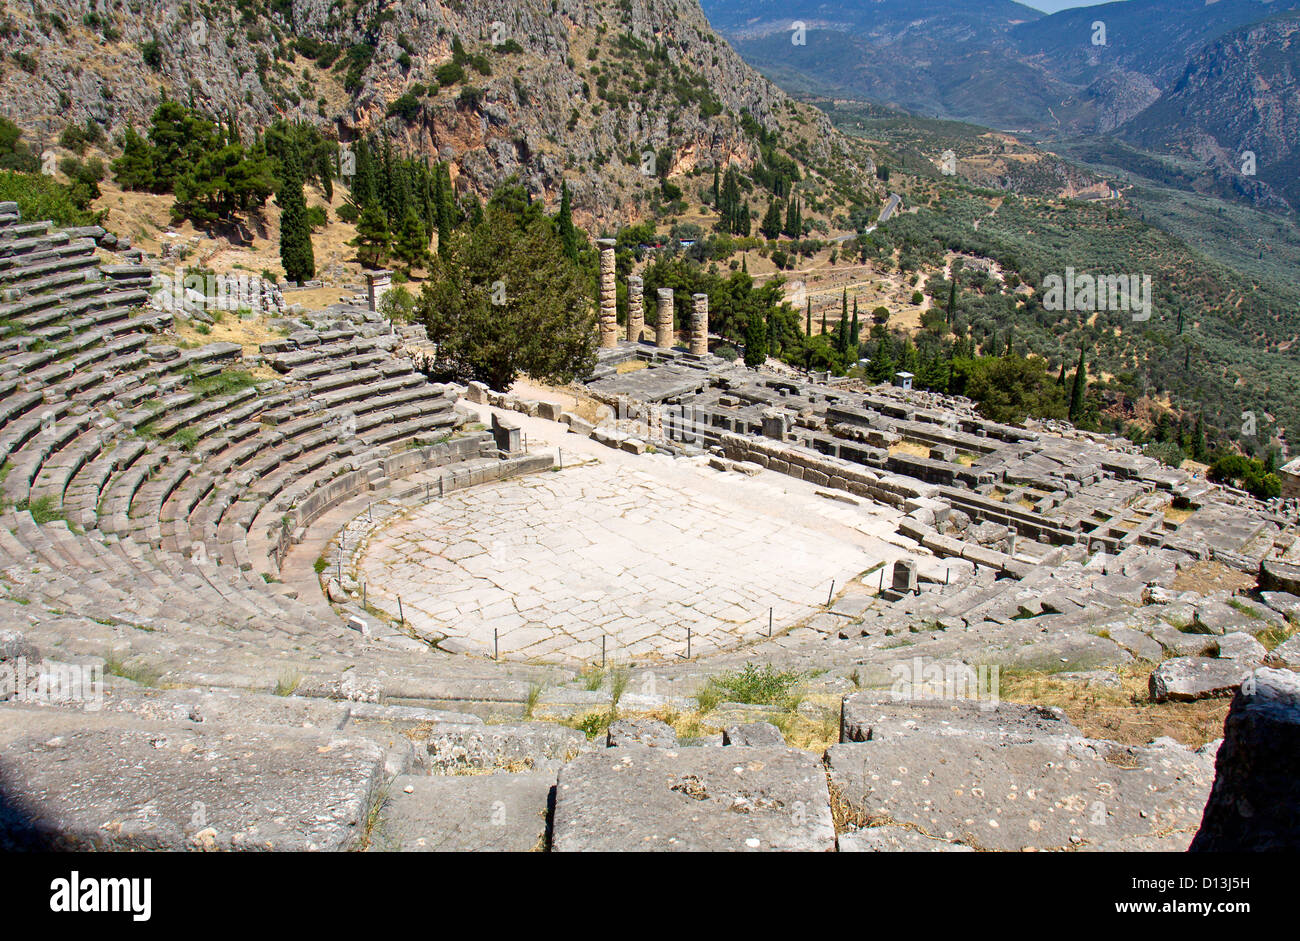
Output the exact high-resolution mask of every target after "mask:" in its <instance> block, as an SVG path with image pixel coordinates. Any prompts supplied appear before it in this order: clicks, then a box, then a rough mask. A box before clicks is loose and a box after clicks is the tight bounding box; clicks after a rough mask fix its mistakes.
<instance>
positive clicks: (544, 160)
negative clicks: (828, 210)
mask: <svg viewBox="0 0 1300 941" xmlns="http://www.w3.org/2000/svg"><path fill="white" fill-rule="evenodd" d="M0 53H3V60H4V61H3V74H0V98H2V99H3V100H4V102H5V111H6V112H8V116H9V117H10V118H11V119H12V120H14V121H16V122H17V123H18V124H19V125H20V126H22V127H23V128H24V130H25V131H27V133H28V136H29V139H34V140H36V141H37V142H44V143H46V144H48V143H52V142H53V141H54V140H55V139H56V138H57V136H58V134H59V133H60V131H61V130H62V129H63V128H64V127H65V126H66V125H67V124H68V123H69V122H77V123H82V122H84V121H86V120H87V119H91V120H93V121H95V122H97V123H98V124H100V125H101V126H102V127H104V128H105V129H107V130H108V131H109V132H110V133H111V134H116V133H119V132H121V131H122V130H123V129H124V128H125V127H126V126H127V125H134V126H137V127H140V126H142V125H143V124H144V123H145V122H146V121H147V118H148V116H149V114H150V113H151V112H152V110H153V109H154V108H155V107H156V105H157V103H158V102H159V101H160V100H162V98H163V97H164V96H167V97H173V98H178V99H181V100H187V101H192V102H193V103H194V104H196V105H197V106H199V107H201V108H202V109H203V110H205V111H208V112H210V113H212V114H215V115H223V116H224V115H229V116H232V117H234V118H235V119H236V120H237V121H238V123H239V124H240V126H241V128H243V129H247V130H250V131H254V130H256V129H259V128H261V127H264V126H265V125H266V124H268V123H269V122H270V121H271V120H273V119H275V118H277V117H283V118H286V119H289V120H302V121H311V122H315V123H317V124H325V125H328V126H330V127H332V128H333V129H334V130H335V131H336V132H337V134H338V136H339V138H340V140H342V141H348V140H350V139H353V138H355V137H356V136H358V135H360V134H364V133H368V132H376V131H378V132H383V133H385V134H387V135H388V136H389V137H390V138H392V139H394V140H395V141H396V142H397V143H398V144H399V146H402V147H404V148H407V149H409V150H411V151H414V152H417V153H422V154H426V155H428V156H430V157H435V156H436V157H438V158H441V159H444V160H446V159H450V160H451V161H452V162H453V175H454V176H455V177H456V178H457V185H458V187H460V188H462V189H463V188H472V189H474V190H476V191H479V192H480V193H482V192H485V191H486V190H488V189H490V188H491V187H492V186H493V185H494V184H495V183H496V182H498V181H500V180H501V179H503V178H505V177H507V176H510V175H512V174H517V175H518V176H519V177H520V178H521V179H522V180H523V181H524V183H525V184H526V185H527V186H528V187H529V189H530V191H532V192H533V193H534V194H535V195H540V196H545V197H546V198H548V199H551V198H553V197H554V196H555V194H557V193H558V191H559V188H560V183H561V180H562V179H567V180H568V182H569V186H570V189H571V190H573V193H574V206H575V210H576V212H577V214H578V217H579V219H580V221H586V222H592V221H595V222H598V223H599V224H601V225H613V224H616V223H619V222H626V221H631V220H635V219H637V218H639V217H640V216H641V215H642V214H643V212H644V210H645V206H644V200H645V196H644V192H645V190H646V189H647V187H646V180H645V177H644V175H643V174H642V162H641V160H640V155H641V154H642V153H644V152H645V151H649V150H653V151H654V152H655V154H656V156H657V157H662V158H666V159H667V160H668V161H669V164H670V166H669V167H668V168H667V174H668V176H670V177H673V176H683V175H685V174H689V173H692V172H694V173H699V174H701V175H702V174H704V173H705V172H706V171H707V172H709V174H710V180H711V170H712V167H714V166H726V165H729V164H735V165H737V166H739V167H742V168H748V167H750V166H752V165H753V164H754V163H755V162H756V161H757V160H758V159H759V158H760V152H759V147H758V145H757V143H756V137H757V133H756V132H757V131H758V130H759V129H761V130H762V131H763V132H766V133H769V134H776V135H777V136H778V140H779V142H780V146H781V147H783V148H784V149H786V150H787V151H788V152H790V153H791V154H792V155H793V156H795V158H796V159H797V160H798V161H799V162H800V163H802V164H805V165H814V166H817V167H819V168H820V169H821V170H823V171H824V172H825V173H826V174H827V175H829V176H831V177H833V178H834V179H835V180H836V182H835V183H832V184H831V185H832V186H842V187H849V186H854V185H857V184H858V181H860V180H862V179H865V178H866V176H867V175H868V174H869V172H870V170H871V169H872V168H871V166H870V161H869V160H868V159H867V158H865V157H858V156H856V155H855V154H854V153H853V152H852V151H851V150H850V148H851V146H852V145H851V144H850V143H849V142H847V141H846V140H845V139H844V138H843V137H842V136H840V135H838V134H837V133H836V132H835V131H834V130H833V129H832V128H831V126H830V124H829V122H828V121H827V120H826V119H825V118H824V117H822V116H821V115H820V113H819V112H817V111H815V110H814V109H811V108H808V107H805V106H802V105H799V104H797V103H795V102H793V101H791V100H790V99H789V98H788V97H787V96H786V95H785V94H784V93H783V92H781V91H780V90H779V89H777V88H776V87H775V86H773V85H772V84H770V83H769V82H767V81H765V80H764V79H762V78H761V77H759V76H758V75H756V74H755V73H754V72H753V70H752V69H751V68H750V67H749V66H747V65H746V64H745V63H744V62H743V61H742V60H741V59H740V57H739V56H738V55H736V53H735V52H734V51H733V50H732V49H731V48H730V47H729V46H728V45H727V44H726V43H725V42H723V41H721V40H720V39H719V38H718V37H717V36H716V35H715V34H714V33H713V31H712V29H711V28H710V26H709V24H708V22H707V20H706V19H705V18H704V15H703V14H702V12H701V10H700V8H699V6H698V5H697V3H696V2H695V0H617V2H614V0H486V2H481V3H474V4H472V5H471V4H467V3H463V2H460V0H446V2H434V0H418V2H413V3H395V2H389V0H371V2H357V0H338V2H333V3H331V2H327V0H276V2H273V3H270V4H266V5H262V4H255V3H253V2H251V0H240V2H238V3H237V4H235V6H234V7H224V6H220V5H217V4H207V3H185V4H176V3H171V2H166V0H142V2H139V3H133V4H131V5H127V4H125V3H104V2H99V0H49V2H45V0H42V2H40V3H35V2H25V3H10V4H6V7H5V12H4V13H3V14H2V15H0Z"/></svg>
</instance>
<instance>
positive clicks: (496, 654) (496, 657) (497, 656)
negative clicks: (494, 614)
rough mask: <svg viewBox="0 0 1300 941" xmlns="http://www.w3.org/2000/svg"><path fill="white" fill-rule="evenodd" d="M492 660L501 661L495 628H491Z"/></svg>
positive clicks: (499, 645)
mask: <svg viewBox="0 0 1300 941" xmlns="http://www.w3.org/2000/svg"><path fill="white" fill-rule="evenodd" d="M492 659H493V660H500V659H501V644H500V642H499V641H498V639H497V629H496V628H495V627H494V628H492Z"/></svg>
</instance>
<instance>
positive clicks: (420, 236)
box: [393, 207, 430, 274]
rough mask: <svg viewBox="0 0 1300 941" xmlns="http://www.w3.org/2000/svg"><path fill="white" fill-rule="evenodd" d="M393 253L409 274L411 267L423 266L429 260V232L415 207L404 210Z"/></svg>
mask: <svg viewBox="0 0 1300 941" xmlns="http://www.w3.org/2000/svg"><path fill="white" fill-rule="evenodd" d="M393 254H395V255H396V256H397V257H398V258H399V259H401V261H402V263H403V264H404V265H405V266H406V272H407V274H410V272H411V269H412V268H420V267H423V266H425V265H427V264H428V262H429V258H430V255H429V233H428V232H427V231H425V228H424V223H422V222H421V221H420V217H419V216H418V215H417V214H416V212H415V207H411V208H409V209H407V211H406V218H405V219H403V220H402V228H401V231H400V232H399V233H398V235H397V244H396V246H395V247H394V249H393Z"/></svg>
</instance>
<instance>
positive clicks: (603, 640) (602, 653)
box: [600, 634, 605, 670]
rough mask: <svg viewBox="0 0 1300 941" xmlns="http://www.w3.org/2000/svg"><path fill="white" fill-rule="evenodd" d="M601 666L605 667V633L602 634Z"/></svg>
mask: <svg viewBox="0 0 1300 941" xmlns="http://www.w3.org/2000/svg"><path fill="white" fill-rule="evenodd" d="M600 668H601V669H602V670H603V669H605V635H604V634H601V635H600Z"/></svg>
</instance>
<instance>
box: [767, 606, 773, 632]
mask: <svg viewBox="0 0 1300 941" xmlns="http://www.w3.org/2000/svg"><path fill="white" fill-rule="evenodd" d="M767 636H768V637H771V636H772V609H771V608H768V609H767Z"/></svg>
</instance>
